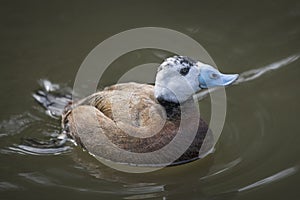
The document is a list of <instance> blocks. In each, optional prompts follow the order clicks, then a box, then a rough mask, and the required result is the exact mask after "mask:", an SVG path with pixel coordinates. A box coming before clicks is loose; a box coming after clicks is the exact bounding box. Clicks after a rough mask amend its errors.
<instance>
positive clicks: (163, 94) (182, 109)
mask: <svg viewBox="0 0 300 200" xmlns="http://www.w3.org/2000/svg"><path fill="white" fill-rule="evenodd" d="M238 76H239V75H238V74H223V73H221V72H220V71H219V70H217V69H216V68H214V67H213V66H211V65H209V64H206V63H204V62H201V61H198V60H194V59H192V58H190V57H187V56H179V55H175V56H171V57H168V58H166V59H165V60H164V61H163V62H162V63H161V64H160V65H159V67H158V69H157V73H156V78H155V84H154V85H153V84H145V83H136V82H129V83H119V84H115V85H112V86H108V87H106V88H104V89H103V90H101V91H99V92H96V93H94V94H91V95H89V96H87V97H85V98H83V99H81V100H78V101H76V102H73V101H71V100H69V101H68V100H65V101H62V99H64V98H65V97H64V98H63V97H55V96H52V95H51V94H47V92H41V91H39V92H37V93H36V94H34V98H35V99H36V100H37V101H38V102H39V103H41V104H42V105H43V106H44V107H46V108H47V109H49V108H50V107H51V108H52V110H55V111H57V110H59V109H61V108H63V110H62V112H61V113H59V115H61V126H62V134H63V135H64V136H65V137H67V138H70V139H72V140H73V141H74V142H75V144H76V145H79V146H80V147H81V148H83V149H84V150H86V151H88V152H89V153H90V154H91V155H93V156H96V157H98V158H99V157H100V158H101V159H104V160H109V161H112V162H116V163H122V164H124V163H125V164H130V165H137V166H139V165H141V166H158V165H164V164H165V163H167V165H168V166H174V165H179V164H183V163H187V162H191V161H194V160H197V159H199V158H201V157H203V156H204V155H205V154H206V153H208V152H211V151H212V149H213V141H214V138H213V134H212V131H211V130H210V129H209V127H208V124H207V123H206V122H205V120H204V119H202V118H201V117H200V115H199V104H198V101H197V100H195V99H194V98H193V95H194V94H195V93H197V92H199V91H200V90H203V89H208V88H213V87H222V86H228V85H230V84H232V83H234V82H235V81H236V80H237V79H238ZM61 102H63V103H61ZM56 105H58V106H56ZM51 108H50V110H51ZM57 108H59V109H57ZM178 135H180V136H178ZM204 141H208V142H204ZM170 146H172V147H170ZM182 146H184V147H182ZM167 147H170V148H169V149H168V148H167ZM200 151H201V152H202V154H199V152H200ZM171 158H172V159H171Z"/></svg>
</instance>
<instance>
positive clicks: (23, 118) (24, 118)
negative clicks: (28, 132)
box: [0, 112, 41, 137]
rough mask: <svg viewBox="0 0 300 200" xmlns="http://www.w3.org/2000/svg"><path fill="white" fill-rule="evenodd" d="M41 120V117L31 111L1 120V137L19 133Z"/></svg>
mask: <svg viewBox="0 0 300 200" xmlns="http://www.w3.org/2000/svg"><path fill="white" fill-rule="evenodd" d="M40 120H41V119H40V118H39V117H37V116H34V115H32V114H31V113H29V112H25V113H23V114H19V115H14V116H12V117H10V118H9V119H7V120H3V121H1V122H0V137H3V136H8V135H15V134H19V133H21V132H22V131H24V130H25V129H26V128H28V127H29V126H30V125H32V124H33V123H34V122H36V121H40Z"/></svg>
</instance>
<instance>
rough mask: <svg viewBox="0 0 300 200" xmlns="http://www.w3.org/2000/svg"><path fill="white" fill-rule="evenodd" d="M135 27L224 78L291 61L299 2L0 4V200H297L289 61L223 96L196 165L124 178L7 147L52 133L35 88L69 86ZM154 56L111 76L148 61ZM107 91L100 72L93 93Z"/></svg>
mask: <svg viewBox="0 0 300 200" xmlns="http://www.w3.org/2000/svg"><path fill="white" fill-rule="evenodd" d="M146 26H153V27H165V28H170V29H174V30H177V31H180V32H182V33H184V34H186V35H188V36H190V37H192V38H193V39H195V40H196V41H198V42H199V43H200V44H202V45H203V46H204V47H205V49H206V50H207V51H208V52H209V53H210V55H211V56H212V57H213V58H214V61H215V62H216V64H217V65H218V66H219V68H221V69H223V70H224V71H228V72H237V73H241V72H243V71H246V70H249V69H254V68H258V67H262V66H265V65H267V64H269V63H272V62H275V61H277V60H280V59H282V58H285V57H288V56H291V55H295V54H298V53H299V52H300V46H299V44H300V43H299V39H300V3H299V1H259V2H256V1H218V2H215V1H164V2H163V1H105V2H104V1H103V2H102V1H0V41H1V43H0V44H1V45H0V81H1V84H0V94H1V101H0V110H1V115H0V162H1V165H0V199H21V198H22V199H23V198H26V199H29V198H31V199H41V198H43V199H54V198H59V199H63V198H72V199H83V198H84V199H122V198H123V199H146V198H148V199H184V198H185V199H268V198H272V199H298V198H299V195H300V192H299V184H300V173H299V167H300V157H299V150H300V145H299V144H300V134H299V133H300V126H299V111H300V109H299V108H300V106H299V97H300V90H299V88H298V87H299V84H300V79H299V75H300V68H299V65H300V62H299V61H295V62H293V63H291V64H289V65H288V66H286V67H285V68H282V69H279V70H277V71H273V72H272V73H268V74H266V75H265V76H263V77H261V78H259V79H257V80H254V81H252V82H248V83H245V84H242V85H240V86H236V87H230V88H228V89H227V97H228V99H227V100H228V102H227V106H228V107H227V118H226V121H225V126H224V129H223V132H222V135H221V138H220V140H219V141H218V143H217V146H216V152H215V153H214V154H213V155H212V156H209V157H208V158H206V159H204V160H200V161H196V162H193V163H190V164H187V165H182V166H179V167H173V168H165V169H163V170H160V171H156V172H153V173H149V174H144V175H140V174H138V175H136V174H126V173H121V172H117V171H114V170H112V169H109V168H107V167H105V166H103V165H102V164H101V163H99V162H97V161H96V160H94V158H92V157H91V156H90V155H88V154H87V153H86V152H82V151H81V149H79V148H77V147H72V149H71V150H69V151H67V152H66V153H63V154H60V155H48V156H45V155H29V154H28V153H22V152H20V151H18V150H16V149H15V147H16V145H17V144H20V142H21V139H22V138H23V137H39V138H43V137H50V136H51V135H53V134H58V133H59V131H60V124H59V121H57V120H54V119H52V118H50V117H48V116H47V115H45V113H44V111H43V110H42V109H41V108H40V107H39V106H38V105H37V104H36V103H35V102H34V100H33V99H32V97H31V94H32V92H33V91H35V90H36V89H38V87H39V86H38V84H37V81H38V80H39V79H41V78H48V79H49V80H51V81H53V82H57V83H59V84H61V85H66V86H70V87H71V86H72V84H73V81H74V79H75V76H76V73H77V70H78V68H79V66H80V64H81V63H82V61H83V60H84V58H85V57H86V55H87V54H88V53H89V52H90V51H91V50H92V49H93V48H94V47H95V46H96V45H98V44H99V43H100V42H101V41H103V40H105V39H106V38H108V37H110V36H112V35H114V34H117V33H119V32H121V31H125V30H128V29H132V28H138V27H146ZM157 52H158V51H157V50H146V51H140V52H132V53H130V54H128V55H127V56H125V57H122V58H121V59H120V60H117V61H116V62H114V63H113V65H112V67H113V68H114V69H116V70H117V69H120V68H122V66H124V67H128V66H134V65H137V64H141V63H147V62H150V61H156V62H159V61H161V58H160V57H158V56H157V55H158V53H157ZM116 70H115V71H116ZM116 81H117V79H116V77H115V74H114V73H113V72H112V73H111V74H110V73H107V76H106V77H105V78H104V79H103V80H102V82H101V86H105V85H110V84H113V83H115V82H116ZM205 103H207V100H205V101H204V102H203V105H205ZM204 107H205V106H204ZM207 110H209V109H208V108H207Z"/></svg>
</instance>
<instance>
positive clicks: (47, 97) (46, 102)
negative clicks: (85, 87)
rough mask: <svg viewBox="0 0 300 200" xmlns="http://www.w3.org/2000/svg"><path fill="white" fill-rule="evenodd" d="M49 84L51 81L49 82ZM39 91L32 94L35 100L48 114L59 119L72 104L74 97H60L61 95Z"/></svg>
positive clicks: (49, 91) (45, 89) (50, 91)
mask: <svg viewBox="0 0 300 200" xmlns="http://www.w3.org/2000/svg"><path fill="white" fill-rule="evenodd" d="M47 83H49V81H47ZM43 89H44V90H38V91H37V92H35V93H34V94H32V96H33V98H34V99H35V100H36V101H37V102H38V103H39V104H41V105H42V106H43V107H44V108H45V109H46V110H47V113H48V114H49V115H50V116H52V117H59V116H61V115H62V114H63V111H64V108H65V107H66V106H67V105H69V104H71V102H72V96H71V95H60V94H59V93H57V92H55V91H52V90H47V88H43Z"/></svg>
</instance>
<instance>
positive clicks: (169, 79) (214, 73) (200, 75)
mask: <svg viewBox="0 0 300 200" xmlns="http://www.w3.org/2000/svg"><path fill="white" fill-rule="evenodd" d="M237 78H238V75H237V74H222V73H220V72H219V71H218V70H217V69H215V68H213V67H212V66H210V65H208V64H205V63H202V62H200V61H194V60H193V59H191V58H189V57H186V56H173V57H170V58H167V59H166V60H165V61H164V62H163V63H162V64H161V65H160V66H159V68H158V70H157V75H156V80H155V86H154V95H155V97H156V99H157V100H158V101H167V102H172V103H182V102H184V101H186V100H187V99H189V98H190V97H191V96H192V95H193V94H194V93H195V92H198V91H199V90H201V89H203V88H211V87H216V86H226V85H229V84H231V83H233V82H234V81H235V80H236V79H237Z"/></svg>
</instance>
